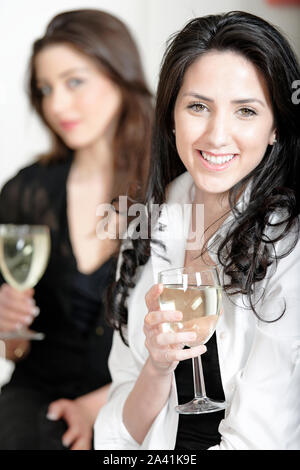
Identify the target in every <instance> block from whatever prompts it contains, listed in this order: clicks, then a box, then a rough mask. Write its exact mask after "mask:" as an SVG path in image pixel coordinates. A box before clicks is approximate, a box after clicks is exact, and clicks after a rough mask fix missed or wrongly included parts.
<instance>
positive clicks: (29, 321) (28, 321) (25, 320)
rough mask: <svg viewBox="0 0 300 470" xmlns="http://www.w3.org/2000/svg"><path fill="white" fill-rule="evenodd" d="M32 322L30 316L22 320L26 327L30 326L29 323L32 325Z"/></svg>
mask: <svg viewBox="0 0 300 470" xmlns="http://www.w3.org/2000/svg"><path fill="white" fill-rule="evenodd" d="M32 321H33V318H32V316H31V315H29V316H28V317H26V318H25V319H24V322H25V323H26V325H30V323H32Z"/></svg>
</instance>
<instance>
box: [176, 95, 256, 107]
mask: <svg viewBox="0 0 300 470" xmlns="http://www.w3.org/2000/svg"><path fill="white" fill-rule="evenodd" d="M183 96H193V97H194V98H197V99H199V100H204V101H208V102H210V103H213V102H214V100H213V99H212V98H208V97H207V96H203V95H199V94H198V93H193V92H188V93H184V95H183ZM254 102H257V103H260V104H261V105H262V106H265V104H264V103H263V101H261V100H259V99H258V98H241V99H238V100H232V101H231V103H234V104H242V103H254Z"/></svg>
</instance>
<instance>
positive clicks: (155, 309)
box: [144, 284, 206, 375]
mask: <svg viewBox="0 0 300 470" xmlns="http://www.w3.org/2000/svg"><path fill="white" fill-rule="evenodd" d="M162 292H163V286H162V285H158V284H156V285H154V286H153V287H151V289H150V290H149V292H148V293H147V295H146V304H147V307H148V310H149V312H148V314H147V315H146V317H145V321H144V333H145V336H146V340H145V345H146V348H147V349H148V351H149V358H150V361H151V363H152V366H153V368H154V369H155V370H156V373H158V374H161V375H168V374H171V373H172V372H173V371H174V369H175V368H176V366H177V364H178V362H179V361H182V360H185V359H190V358H191V357H198V356H199V355H200V354H203V353H204V352H205V351H206V347H205V346H203V345H197V346H195V347H191V348H190V349H183V347H184V344H185V343H186V342H192V341H195V340H196V337H197V335H196V333H194V332H179V333H177V332H173V331H166V325H168V324H169V323H170V322H177V321H180V320H182V312H180V311H174V310H173V311H163V310H160V306H159V296H160V295H161V293H162Z"/></svg>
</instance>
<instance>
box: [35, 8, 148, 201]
mask: <svg viewBox="0 0 300 470" xmlns="http://www.w3.org/2000/svg"><path fill="white" fill-rule="evenodd" d="M56 44H67V45H71V46H72V47H73V48H75V49H76V50H78V51H79V52H81V53H83V54H85V55H86V56H88V57H89V58H91V59H92V60H93V61H94V62H95V63H96V64H97V66H98V67H99V70H101V71H102V72H103V73H105V74H106V75H107V76H108V78H109V79H110V80H112V81H113V82H114V83H115V84H116V85H117V86H118V87H119V89H120V91H121V94H122V110H121V113H120V117H119V122H118V125H117V128H116V132H115V136H114V141H113V155H114V158H115V162H114V164H115V184H114V185H113V186H114V188H116V187H117V188H120V191H121V188H122V190H124V188H125V191H126V184H127V185H129V186H130V185H131V183H132V182H133V183H134V188H139V189H140V192H141V193H143V192H142V188H145V186H146V181H147V176H148V169H149V159H150V147H151V128H152V121H153V97H152V94H151V92H150V90H149V88H148V86H147V83H146V80H145V77H144V72H143V68H142V63H141V59H140V55H139V52H138V49H137V46H136V43H135V41H134V39H133V37H132V35H131V34H130V32H129V30H128V28H127V27H126V26H125V24H124V23H123V22H122V21H121V20H119V19H118V18H116V17H115V16H113V15H111V14H109V13H106V12H104V11H101V10H96V9H80V10H72V11H66V12H63V13H60V14H58V15H56V16H55V17H54V18H53V19H52V20H51V21H50V23H49V24H48V26H47V28H46V32H45V34H44V36H43V37H41V38H40V39H37V40H36V41H35V42H34V44H33V47H32V55H31V59H30V63H29V87H28V91H29V97H30V101H31V104H32V106H33V108H34V109H35V110H36V111H37V113H38V114H39V116H40V118H41V119H42V121H43V122H44V124H45V125H46V126H47V128H48V129H49V131H50V132H51V135H52V148H51V150H50V151H49V152H48V153H47V154H45V155H42V156H41V157H40V160H41V161H42V162H53V161H57V160H63V159H66V158H68V157H69V156H70V155H71V154H72V149H70V148H68V147H67V145H66V144H65V143H64V142H63V140H62V139H61V138H60V137H59V136H58V135H57V134H56V133H55V132H54V131H53V129H51V128H49V125H48V123H47V121H46V120H45V117H44V115H43V110H42V100H43V96H42V94H41V92H40V90H39V88H38V87H37V80H36V71H35V59H36V56H37V54H39V53H40V52H41V51H42V50H44V49H45V48H47V47H49V46H51V45H56ZM137 182H138V185H137V184H136V183H137ZM132 187H133V186H132ZM138 193H139V192H138ZM114 195H115V196H116V194H114ZM132 196H133V197H134V196H135V194H134V193H133V194H132Z"/></svg>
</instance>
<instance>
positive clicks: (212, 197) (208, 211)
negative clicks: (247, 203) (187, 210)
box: [193, 187, 230, 227]
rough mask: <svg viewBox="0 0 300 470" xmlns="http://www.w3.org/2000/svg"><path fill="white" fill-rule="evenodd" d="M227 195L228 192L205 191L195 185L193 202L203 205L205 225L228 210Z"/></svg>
mask: <svg viewBox="0 0 300 470" xmlns="http://www.w3.org/2000/svg"><path fill="white" fill-rule="evenodd" d="M228 195H229V193H228V192H227V193H224V194H214V193H207V192H204V191H201V190H200V189H199V188H197V187H196V191H195V197H194V201H193V204H194V205H196V204H202V205H203V207H204V220H205V226H206V227H208V226H209V225H210V224H211V223H213V222H214V221H216V220H218V219H219V218H220V217H223V216H224V215H225V214H227V213H228V211H229V210H230V205H229V199H228Z"/></svg>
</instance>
